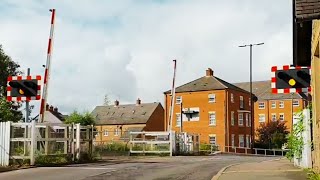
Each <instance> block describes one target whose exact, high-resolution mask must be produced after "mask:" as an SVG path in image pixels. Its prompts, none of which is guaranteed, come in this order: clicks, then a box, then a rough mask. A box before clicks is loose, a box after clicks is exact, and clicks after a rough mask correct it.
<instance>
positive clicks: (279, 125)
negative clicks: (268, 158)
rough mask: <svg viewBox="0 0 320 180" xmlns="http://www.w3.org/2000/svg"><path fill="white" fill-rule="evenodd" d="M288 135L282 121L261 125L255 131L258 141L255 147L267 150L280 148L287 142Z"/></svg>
mask: <svg viewBox="0 0 320 180" xmlns="http://www.w3.org/2000/svg"><path fill="white" fill-rule="evenodd" d="M288 134H289V131H288V130H287V126H286V125H285V123H284V122H282V121H279V120H278V121H270V122H268V123H263V124H261V125H260V127H259V128H258V129H257V135H258V137H259V139H258V141H257V142H256V145H255V146H257V147H260V148H268V149H271V148H276V149H278V148H281V147H282V145H283V144H284V143H286V142H287V138H286V137H287V135H288Z"/></svg>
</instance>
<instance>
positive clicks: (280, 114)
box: [279, 113, 285, 121]
mask: <svg viewBox="0 0 320 180" xmlns="http://www.w3.org/2000/svg"><path fill="white" fill-rule="evenodd" d="M281 115H282V116H283V119H282V120H281ZM284 117H285V116H284V113H279V121H284Z"/></svg>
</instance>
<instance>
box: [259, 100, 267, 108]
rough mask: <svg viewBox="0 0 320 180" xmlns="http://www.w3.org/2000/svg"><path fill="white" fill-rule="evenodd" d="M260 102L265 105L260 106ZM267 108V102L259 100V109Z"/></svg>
mask: <svg viewBox="0 0 320 180" xmlns="http://www.w3.org/2000/svg"><path fill="white" fill-rule="evenodd" d="M260 104H263V107H262V106H260ZM265 108H266V103H265V102H259V103H258V109H265Z"/></svg>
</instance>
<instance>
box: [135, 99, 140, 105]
mask: <svg viewBox="0 0 320 180" xmlns="http://www.w3.org/2000/svg"><path fill="white" fill-rule="evenodd" d="M140 104H141V100H140V99H139V98H138V99H137V102H136V105H137V106H139V105H140Z"/></svg>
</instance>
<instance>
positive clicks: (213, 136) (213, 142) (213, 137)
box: [209, 134, 217, 145]
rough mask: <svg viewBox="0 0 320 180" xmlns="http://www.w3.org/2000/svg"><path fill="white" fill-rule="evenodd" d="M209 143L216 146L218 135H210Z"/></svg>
mask: <svg viewBox="0 0 320 180" xmlns="http://www.w3.org/2000/svg"><path fill="white" fill-rule="evenodd" d="M209 143H210V144H214V145H216V144H217V138H216V135H215V134H210V135H209Z"/></svg>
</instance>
